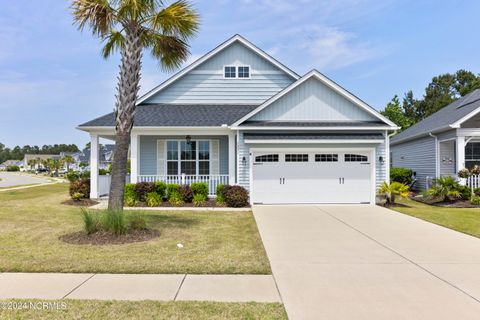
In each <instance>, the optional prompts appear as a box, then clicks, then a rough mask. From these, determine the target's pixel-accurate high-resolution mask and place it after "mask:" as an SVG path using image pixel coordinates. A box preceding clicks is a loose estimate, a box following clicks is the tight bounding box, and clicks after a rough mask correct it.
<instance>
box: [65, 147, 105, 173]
mask: <svg viewBox="0 0 480 320" xmlns="http://www.w3.org/2000/svg"><path fill="white" fill-rule="evenodd" d="M114 150H115V145H114V144H106V145H102V146H101V147H100V149H99V154H98V157H99V161H98V168H99V169H108V168H109V167H110V164H111V163H112V160H113V151H114ZM72 157H73V159H74V160H75V163H74V164H73V165H72V166H71V168H72V170H82V169H84V170H90V148H85V149H83V150H82V151H79V152H76V153H74V154H73V155H72ZM80 163H86V164H87V167H85V168H82V167H81V166H80Z"/></svg>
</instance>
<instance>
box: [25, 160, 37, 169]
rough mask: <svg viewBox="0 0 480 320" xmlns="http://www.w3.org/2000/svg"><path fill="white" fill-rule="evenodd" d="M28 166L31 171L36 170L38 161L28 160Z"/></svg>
mask: <svg viewBox="0 0 480 320" xmlns="http://www.w3.org/2000/svg"><path fill="white" fill-rule="evenodd" d="M27 164H28V166H29V167H30V169H35V166H36V165H37V159H30V160H28V163H27Z"/></svg>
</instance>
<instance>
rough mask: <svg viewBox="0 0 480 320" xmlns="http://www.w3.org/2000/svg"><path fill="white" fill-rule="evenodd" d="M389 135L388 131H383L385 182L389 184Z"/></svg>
mask: <svg viewBox="0 0 480 320" xmlns="http://www.w3.org/2000/svg"><path fill="white" fill-rule="evenodd" d="M390 161H391V159H390V136H389V135H388V131H385V162H384V165H386V167H385V182H387V183H388V184H390Z"/></svg>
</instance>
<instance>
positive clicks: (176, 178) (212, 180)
mask: <svg viewBox="0 0 480 320" xmlns="http://www.w3.org/2000/svg"><path fill="white" fill-rule="evenodd" d="M138 181H139V182H156V181H162V182H165V183H176V184H180V185H182V184H188V185H190V184H192V183H194V182H206V183H207V184H208V195H210V196H214V195H215V193H216V190H217V186H218V185H220V184H228V175H227V174H213V175H186V174H182V175H162V176H159V175H139V176H138Z"/></svg>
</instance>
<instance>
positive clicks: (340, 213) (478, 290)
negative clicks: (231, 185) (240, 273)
mask: <svg viewBox="0 0 480 320" xmlns="http://www.w3.org/2000/svg"><path fill="white" fill-rule="evenodd" d="M253 212H254V215H255V219H256V220H257V224H258V227H259V230H260V235H261V237H262V240H263V243H264V245H265V248H266V251H267V255H268V257H269V259H270V263H271V265H272V271H273V275H274V278H275V280H276V283H277V285H278V288H279V291H280V295H281V297H282V300H283V303H284V304H285V308H286V310H287V313H288V316H289V318H290V319H302V320H303V319H332V320H333V319H368V320H374V319H409V320H414V319H479V318H480V239H477V238H474V237H471V236H468V235H465V234H462V233H459V232H456V231H453V230H450V229H446V228H443V227H440V226H437V225H435V224H431V223H428V222H425V221H422V220H419V219H416V218H413V217H409V216H407V215H403V214H400V213H396V212H393V211H390V210H387V209H384V208H380V207H372V206H361V205H357V206H330V207H328V206H255V207H254V208H253ZM479 214H480V212H479Z"/></svg>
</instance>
